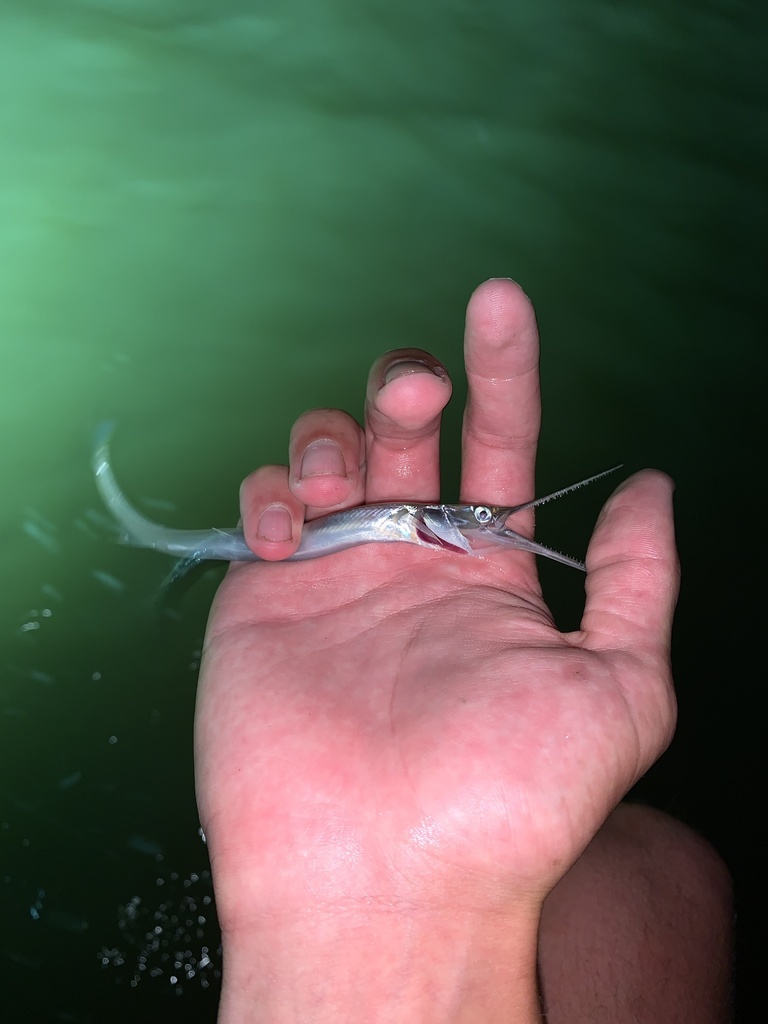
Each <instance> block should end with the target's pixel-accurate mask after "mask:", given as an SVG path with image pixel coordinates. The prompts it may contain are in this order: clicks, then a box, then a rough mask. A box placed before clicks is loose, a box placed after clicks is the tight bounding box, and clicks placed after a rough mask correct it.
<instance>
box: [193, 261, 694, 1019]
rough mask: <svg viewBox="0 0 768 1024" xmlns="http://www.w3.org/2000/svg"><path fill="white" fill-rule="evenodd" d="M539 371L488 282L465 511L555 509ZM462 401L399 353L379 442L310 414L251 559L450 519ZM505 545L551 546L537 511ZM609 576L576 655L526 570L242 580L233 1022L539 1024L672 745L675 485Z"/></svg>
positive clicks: (216, 687) (229, 613) (518, 563)
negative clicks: (328, 538) (547, 974)
mask: <svg viewBox="0 0 768 1024" xmlns="http://www.w3.org/2000/svg"><path fill="white" fill-rule="evenodd" d="M538 354H539V344H538V332H537V329H536V323H535V317H534V313H533V309H532V307H531V305H530V302H529V301H528V299H527V298H526V296H525V295H524V294H523V292H522V291H521V289H520V288H519V287H518V286H517V285H516V284H514V283H513V282H511V281H507V280H494V281H489V282H486V283H485V284H484V285H481V286H480V287H479V288H478V289H477V290H476V291H475V293H474V294H473V296H472V298H471V300H470V303H469V307H468V311H467V321H466V333H465V362H466V369H467V377H468V385H469V397H468V402H467V408H466V412H465V419H464V431H463V439H462V476H461V494H460V499H461V500H462V501H481V502H484V503H488V504H498V505H515V504H518V503H521V502H523V501H526V500H528V499H530V498H531V497H532V496H533V494H534V464H535V457H536V447H537V441H538V434H539V422H540V394H539V373H538ZM430 367H431V368H432V369H430ZM388 371H389V372H388ZM449 397H450V382H449V380H448V378H447V375H446V374H445V371H444V370H442V368H441V367H440V366H439V364H438V363H437V361H436V360H435V359H434V358H433V357H430V356H428V355H427V354H426V353H423V352H420V351H418V350H399V351H397V352H393V353H388V354H387V355H385V356H383V357H382V359H381V360H379V361H378V362H377V363H376V364H375V365H374V367H373V370H372V372H371V377H370V379H369V386H368V397H367V404H366V414H365V429H364V430H362V429H361V428H360V427H359V426H358V425H357V424H356V423H355V422H354V420H352V419H351V417H349V416H347V415H346V414H345V413H342V412H340V411H338V410H314V411H312V412H309V413H307V414H305V415H304V416H302V417H300V418H299V420H298V421H297V422H296V424H295V426H294V430H293V431H292V434H291V440H290V466H289V467H274V466H271V467H262V469H260V470H257V471H256V472H255V473H254V474H252V475H251V476H250V477H249V478H248V479H247V480H246V481H245V482H244V484H243V487H242V489H241V513H242V519H243V525H244V529H245V534H246V539H247V541H248V543H249V545H250V546H251V547H252V549H253V550H254V551H255V552H256V553H257V554H258V555H260V556H262V557H263V558H266V559H269V560H272V561H279V560H280V559H282V558H284V557H286V556H287V555H289V554H291V553H292V552H293V551H294V550H295V549H296V546H297V545H298V543H299V540H300V535H301V525H302V523H303V522H304V521H305V519H311V518H313V517H315V516H317V515H321V514H326V513H328V512H330V511H334V510H336V509H339V508H345V507H348V506H350V505H355V504H360V503H363V502H374V501H393V500H400V499H403V500H405V499H409V500H414V501H435V500H438V498H439V468H438V441H439V424H440V413H441V411H442V409H443V407H444V405H445V403H446V402H447V400H448V398H449ZM328 440H331V441H334V442H335V443H336V445H337V446H338V449H337V450H335V449H334V447H333V446H328V445H327V444H323V443H322V442H325V441H328ZM318 441H319V442H321V444H320V445H319V446H315V447H313V448H312V449H310V455H309V457H308V458H307V459H306V460H305V470H306V469H308V468H309V469H312V468H313V469H314V470H315V472H314V473H312V474H308V473H307V472H305V473H304V474H303V475H302V474H301V472H300V465H301V462H302V458H303V457H304V456H305V453H306V452H307V449H308V447H309V445H310V444H312V443H313V442H318ZM334 460H335V461H334ZM334 469H336V470H337V471H336V472H334ZM265 511H266V513H267V514H266V515H265V516H263V515H262V514H263V513H264V512H265ZM281 513H287V515H288V520H287V521H286V517H285V515H281ZM511 525H513V528H514V529H517V530H519V531H520V532H526V531H530V530H531V529H532V515H531V513H530V512H528V513H522V514H520V515H519V516H518V517H516V518H515V522H514V523H513V524H511ZM587 569H588V573H587V576H586V604H585V610H584V616H583V619H582V622H581V628H580V629H579V630H578V631H576V632H573V633H567V634H563V633H561V632H559V631H558V629H557V627H556V626H555V624H554V622H553V620H552V616H551V614H550V612H549V610H548V609H547V606H546V604H545V603H544V601H543V599H542V595H541V590H540V586H539V582H538V576H537V571H536V564H535V560H534V558H533V557H532V556H530V555H528V554H526V553H523V552H517V551H499V552H498V553H494V554H492V555H488V556H486V557H484V558H473V557H468V556H466V555H462V554H453V553H451V552H445V551H435V550H429V549H425V548H419V547H415V546H412V545H404V544H403V545H400V544H390V545H366V546H363V547H358V548H354V549H351V550H348V551H344V552H340V553H338V554H335V555H332V556H329V557H327V558H323V559H318V560H314V561H309V562H301V563H291V564H287V565H280V564H270V565H264V564H247V565H246V564H239V565H233V566H232V567H231V568H230V570H229V573H228V574H227V577H226V579H225V581H224V583H223V584H222V586H221V588H220V590H219V593H218V594H217V597H216V600H215V603H214V607H213V609H212V612H211V617H210V621H209V624H208V632H207V637H206V642H205V649H204V655H203V662H202V668H201V677H200V687H199V694H198V706H197V716H196V771H197V791H198V802H199V807H200V815H201V821H202V823H203V827H204V829H205V832H206V836H207V839H208V845H209V850H210V855H211V863H212V870H213V877H214V884H215V890H216V901H217V908H218V914H219V920H220V923H221V927H222V933H223V941H224V988H223V994H222V1002H221V1009H220V1016H219V1020H220V1024H234V1022H238V1024H250V1022H256V1021H259V1022H260V1024H270V1022H283V1021H304V1020H312V1021H313V1022H316V1024H323V1022H325V1021H335V1022H343V1021H356V1022H358V1024H367V1022H379V1021H387V1022H400V1021H403V1022H406V1021H407V1022H409V1024H420V1022H422V1021H423V1022H427V1021H429V1022H431V1024H442V1022H465V1021H466V1022H470V1021H472V1022H477V1021H483V1022H484V1024H495V1022H502V1021H503V1022H504V1024H512V1022H514V1024H528V1022H533V1021H538V1020H540V1011H539V1002H538V989H537V978H536V962H537V939H538V930H539V923H540V918H541V913H542V907H543V905H544V901H545V899H546V897H547V895H548V893H550V892H551V890H552V889H553V887H554V886H555V885H556V884H557V883H558V881H559V880H560V879H562V878H563V876H564V875H565V874H566V872H567V871H568V870H569V868H571V866H572V865H573V864H574V863H575V862H576V861H577V859H578V858H579V856H580V854H581V853H582V851H583V850H584V849H585V847H587V845H588V844H589V843H590V841H591V840H592V839H593V837H594V836H595V835H596V834H597V832H598V831H599V830H600V828H601V826H602V825H603V823H604V822H605V821H606V818H607V817H608V816H609V814H610V813H611V811H612V810H613V809H614V808H615V807H616V805H617V804H618V803H619V801H620V800H621V798H622V797H623V795H624V794H625V793H626V792H627V791H628V790H629V788H630V787H631V786H632V785H633V784H634V782H635V781H636V780H637V779H638V778H639V777H640V776H641V775H642V774H643V773H644V772H645V771H646V770H647V769H648V767H649V766H650V765H651V764H652V763H653V762H654V761H655V760H656V758H657V757H658V756H659V754H660V753H661V752H662V751H663V750H664V749H665V747H666V746H667V744H668V743H669V740H670V738H671V736H672V733H673V730H674V723H675V699H674V693H673V687H672V679H671V674H670V667H669V640H670V630H671V620H672V614H673V610H674V606H675V602H676V598H677V591H678V561H677V555H676V551H675V544H674V529H673V520H672V484H671V481H670V480H669V478H668V477H666V476H664V475H663V474H661V473H658V472H654V471H644V472H642V473H638V474H635V475H634V476H632V477H631V478H630V479H629V480H627V481H625V482H624V483H622V484H621V485H620V486H619V487H618V488H617V489H616V491H615V492H614V494H613V495H612V496H611V498H610V499H609V500H608V502H607V503H606V505H605V507H604V509H603V511H602V513H601V515H600V517H599V519H598V522H597V525H596V527H595V531H594V533H593V536H592V538H591V541H590V545H589V550H588V553H587ZM563 571H566V570H563Z"/></svg>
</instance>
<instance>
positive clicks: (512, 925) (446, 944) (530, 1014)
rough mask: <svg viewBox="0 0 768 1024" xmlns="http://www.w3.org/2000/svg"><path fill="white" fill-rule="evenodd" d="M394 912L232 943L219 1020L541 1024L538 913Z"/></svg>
mask: <svg viewBox="0 0 768 1024" xmlns="http://www.w3.org/2000/svg"><path fill="white" fill-rule="evenodd" d="M526 917H527V918H528V919H527V920H521V919H520V918H519V917H517V916H515V918H514V919H510V918H509V917H508V916H507V915H506V914H498V915H496V916H495V917H493V918H492V919H489V917H488V916H487V915H475V916H472V915H467V914H461V913H455V912H454V913H451V914H445V913H441V914H434V913H431V912H425V913H416V914H414V913H413V911H412V910H409V912H408V913H407V914H406V913H404V912H400V911H398V910H396V909H394V910H386V911H381V910H379V909H366V911H365V913H364V914H363V913H361V912H359V911H358V912H356V913H355V914H347V915H344V914H340V913H339V912H338V911H337V910H335V909H334V910H333V911H332V912H330V913H327V914H323V913H318V912H315V911H308V912H307V913H306V914H304V915H302V916H300V917H297V918H295V919H294V920H293V921H286V920H285V919H281V920H274V919H272V920H270V919H265V921H264V926H263V928H259V929H258V930H257V931H255V932H253V933H252V934H250V935H242V934H230V935H226V934H225V937H224V989H223V994H222V1000H221V1008H220V1012H219V1024H257V1022H258V1024H294V1022H308V1021H311V1022H312V1024H326V1022H329V1024H330V1022H333V1024H345V1022H350V1024H352V1022H354V1024H378V1022H384V1021H386V1022H387V1024H479V1022H482V1024H540V1021H541V1016H540V1013H539V1000H538V989H537V982H536V945H537V929H538V915H537V914H530V915H526Z"/></svg>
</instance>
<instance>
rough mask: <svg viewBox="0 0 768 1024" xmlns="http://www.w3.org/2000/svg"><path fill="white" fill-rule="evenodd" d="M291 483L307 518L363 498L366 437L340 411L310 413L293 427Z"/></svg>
mask: <svg viewBox="0 0 768 1024" xmlns="http://www.w3.org/2000/svg"><path fill="white" fill-rule="evenodd" d="M288 450H289V459H290V467H291V471H290V482H291V490H292V491H293V493H294V495H295V496H296V497H297V498H298V499H299V500H300V501H301V502H303V503H304V505H306V506H307V509H306V515H305V518H306V519H314V518H316V517H317V516H318V515H327V514H328V513H329V512H334V511H336V510H337V509H340V508H348V507H349V506H350V505H359V504H361V502H363V501H364V500H365V436H364V434H363V430H362V428H361V426H360V424H359V423H357V422H356V421H355V420H354V419H353V418H352V417H351V416H350V415H349V414H348V413H346V412H342V411H341V410H340V409H312V410H310V411H309V412H305V413H304V414H303V415H302V416H300V417H299V418H298V419H297V420H296V422H295V423H294V425H293V429H292V430H291V438H290V441H289V444H288Z"/></svg>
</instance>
